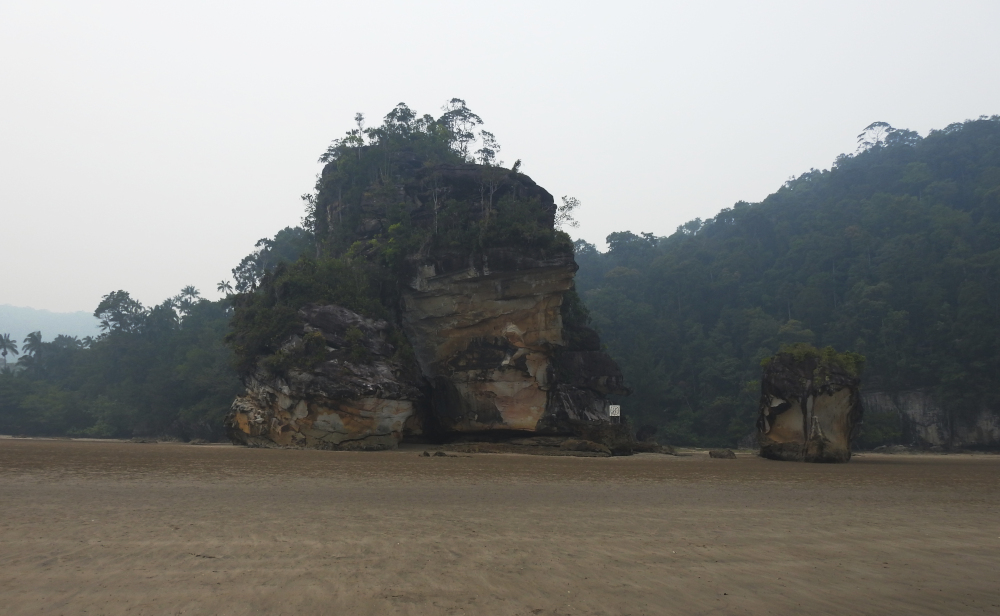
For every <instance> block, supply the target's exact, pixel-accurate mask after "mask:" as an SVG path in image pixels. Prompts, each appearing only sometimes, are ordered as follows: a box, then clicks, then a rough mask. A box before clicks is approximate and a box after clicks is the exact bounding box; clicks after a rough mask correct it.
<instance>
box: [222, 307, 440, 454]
mask: <svg viewBox="0 0 1000 616" xmlns="http://www.w3.org/2000/svg"><path fill="white" fill-rule="evenodd" d="M299 317H300V318H301V320H302V322H303V323H304V325H303V327H302V330H301V332H299V333H297V334H295V335H293V336H292V337H291V338H290V339H289V340H288V342H287V343H286V344H285V345H284V346H283V347H282V350H281V352H279V354H278V356H277V357H278V359H279V361H278V362H270V363H268V362H261V364H260V365H259V366H258V368H257V371H256V372H255V373H254V374H253V375H252V376H249V377H247V378H246V379H244V380H245V384H246V386H247V392H246V394H244V395H242V396H240V397H238V398H237V399H236V401H235V402H233V407H232V410H231V411H230V413H229V415H228V416H227V418H226V422H225V423H226V430H227V433H228V435H229V437H230V439H231V440H232V441H233V442H236V443H239V444H244V445H250V446H256V447H271V446H291V447H312V448H318V449H389V448H394V447H396V445H397V443H399V440H400V439H401V438H402V436H403V432H404V430H405V428H406V425H407V422H408V421H410V420H412V419H413V418H414V415H415V412H416V411H417V410H418V406H419V405H420V404H421V402H422V400H423V398H424V393H423V392H422V391H421V389H420V387H421V384H422V383H421V381H420V378H419V375H418V374H416V372H415V371H414V370H413V368H412V366H410V365H408V364H407V362H405V361H401V360H400V359H398V357H397V355H398V354H397V351H398V349H397V348H395V347H394V346H393V345H392V344H390V343H389V342H388V341H387V334H388V332H389V331H390V328H391V326H390V325H389V323H387V322H386V321H376V320H372V319H367V318H365V317H362V316H361V315H359V314H356V313H354V312H351V311H350V310H346V309H344V308H341V307H339V306H315V305H311V306H306V307H304V308H303V309H302V310H300V311H299ZM317 356H318V357H319V358H320V361H318V362H316V359H317ZM282 360H283V361H284V363H285V365H281V361H282ZM276 363H277V365H275V364H276Z"/></svg>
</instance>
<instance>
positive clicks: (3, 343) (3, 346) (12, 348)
mask: <svg viewBox="0 0 1000 616" xmlns="http://www.w3.org/2000/svg"><path fill="white" fill-rule="evenodd" d="M7 353H13V354H14V355H17V341H16V340H11V339H10V334H4V335H3V336H0V355H3V367H4V368H6V367H7Z"/></svg>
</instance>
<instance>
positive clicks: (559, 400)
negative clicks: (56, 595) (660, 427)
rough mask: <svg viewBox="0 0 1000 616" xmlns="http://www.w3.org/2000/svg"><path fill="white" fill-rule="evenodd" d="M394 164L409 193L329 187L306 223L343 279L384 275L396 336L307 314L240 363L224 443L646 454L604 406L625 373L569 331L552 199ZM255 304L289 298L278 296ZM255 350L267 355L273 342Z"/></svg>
mask: <svg viewBox="0 0 1000 616" xmlns="http://www.w3.org/2000/svg"><path fill="white" fill-rule="evenodd" d="M397 163H398V164H399V165H401V167H399V168H398V169H403V170H404V171H406V173H404V174H403V175H405V176H406V177H407V180H406V181H405V182H403V183H400V184H397V185H396V186H395V188H394V189H393V190H392V191H388V192H387V190H386V189H385V187H384V186H383V187H381V188H379V189H378V190H374V189H373V190H371V191H368V192H365V193H364V194H362V195H360V201H355V202H353V203H348V204H345V202H344V201H342V200H341V191H340V189H338V190H337V191H336V197H335V198H334V197H333V192H329V193H324V194H323V195H321V196H320V198H319V200H318V201H317V209H316V212H315V215H316V217H317V218H316V220H317V229H318V231H317V232H318V233H319V234H320V235H324V234H327V235H329V234H334V235H336V234H342V235H343V237H342V236H341V235H337V240H336V242H340V243H341V244H343V245H344V246H350V248H349V249H347V250H346V252H341V253H340V254H341V255H342V257H341V258H344V259H345V263H344V264H343V267H342V268H341V269H342V270H343V271H347V270H348V269H350V267H352V266H349V264H348V263H346V261H349V262H350V263H354V264H357V263H360V262H364V263H366V264H367V265H365V266H364V267H357V268H355V269H354V270H351V271H355V272H356V273H357V275H358V276H360V277H365V276H368V275H369V274H370V273H371V272H374V271H378V272H380V274H378V275H379V276H382V277H381V278H378V283H377V284H378V289H379V291H377V292H372V294H373V295H378V298H377V299H373V301H377V302H379V305H380V306H381V308H383V309H384V313H385V314H391V315H392V319H393V321H392V323H389V322H386V321H373V320H370V319H366V318H364V317H363V316H362V315H359V314H356V313H353V312H351V311H349V310H345V309H344V308H341V307H338V306H332V305H330V306H319V305H311V306H306V307H305V308H303V309H302V310H300V311H299V313H298V317H299V320H300V321H301V323H302V324H303V325H302V329H301V331H299V332H297V333H295V334H294V335H292V336H291V337H290V338H289V339H288V340H287V342H286V343H285V344H284V346H283V347H282V348H281V349H280V350H279V351H278V352H277V353H276V354H273V355H269V356H264V357H260V358H256V357H255V356H249V357H248V361H246V362H245V364H244V370H249V368H248V367H247V366H251V367H252V366H254V365H255V366H256V367H255V369H254V370H252V372H253V373H252V374H249V375H245V376H244V381H245V383H246V386H247V393H246V395H244V396H241V397H240V398H238V399H237V400H236V402H235V403H234V405H233V410H232V412H231V413H230V416H229V417H228V419H227V429H228V430H229V434H230V437H231V439H232V440H234V441H235V442H239V443H246V444H249V445H259V446H265V445H280V446H299V447H321V448H382V447H392V446H395V445H396V444H397V443H398V442H399V441H400V440H401V439H403V438H407V437H410V438H422V439H425V440H436V441H442V442H443V441H456V440H463V441H465V442H469V441H472V440H476V439H478V440H481V441H486V442H494V443H495V442H497V440H498V439H501V438H505V439H507V440H511V439H517V438H524V437H531V436H534V435H548V436H562V437H574V438H576V439H577V441H579V442H581V443H582V442H594V443H598V445H599V446H600V447H603V448H604V449H601V450H600V451H590V450H588V451H586V453H589V454H595V455H596V454H605V453H615V454H621V453H631V452H632V451H638V450H643V445H642V444H640V443H637V442H636V441H635V439H634V438H632V437H631V435H630V434H628V430H627V428H626V426H624V425H613V424H611V423H610V417H609V415H610V414H609V408H608V407H609V403H608V399H607V397H608V396H609V395H612V394H627V393H628V391H627V390H626V389H625V387H624V386H623V385H622V381H623V379H622V374H621V371H620V370H619V369H618V366H617V365H616V364H615V362H614V361H613V360H612V359H611V358H610V357H609V356H608V355H607V354H605V353H604V351H603V350H602V349H601V344H600V339H599V338H598V336H597V333H596V332H594V331H593V330H590V329H588V328H587V327H585V326H584V325H583V324H582V322H583V321H584V320H585V319H584V318H583V317H581V315H583V314H584V311H583V310H582V308H581V309H580V310H578V311H576V312H573V313H572V315H573V316H572V318H570V319H569V320H568V321H569V322H567V320H566V319H565V318H564V308H566V306H564V303H566V302H567V298H569V299H572V300H574V301H578V300H576V295H575V293H573V292H572V290H573V277H574V275H575V273H576V270H577V265H576V263H575V261H574V258H573V248H572V244H571V242H570V240H569V238H568V237H567V236H565V235H562V234H560V233H558V232H556V231H555V230H554V228H553V217H554V214H555V212H556V207H555V205H554V200H553V198H552V195H551V194H549V193H548V192H547V191H546V190H544V189H543V188H541V187H540V186H538V185H537V184H535V183H534V182H533V181H532V180H531V179H530V178H528V177H527V176H525V175H523V174H519V173H516V172H514V171H510V170H506V169H502V168H499V167H493V166H482V165H473V164H468V165H450V166H449V165H438V166H433V165H426V164H424V162H421V161H419V160H418V159H416V158H414V159H412V160H410V159H408V158H405V157H404V158H400V159H399V160H397ZM331 165H332V163H331ZM404 168H407V169H408V170H406V169H404ZM331 173H334V167H333V166H328V168H327V170H326V171H324V174H325V175H324V178H325V180H329V181H330V182H333V181H334V179H333V176H331V175H330V174H331ZM337 177H339V176H337ZM400 177H402V176H400ZM331 186H332V184H331ZM331 191H332V189H331ZM387 195H389V196H387ZM387 199H388V200H387ZM394 208H404V209H405V211H406V218H405V224H404V223H402V222H394V223H393V222H392V221H391V220H390V218H389V217H388V216H387V212H388V211H389V210H391V209H394ZM392 220H397V218H393V219H392ZM470 230H471V232H470ZM394 234H395V235H394ZM397 236H398V238H397ZM345 237H347V238H349V240H345V239H344V238H345ZM387 238H388V239H387ZM397 239H398V241H397ZM336 242H334V243H333V244H336ZM333 244H331V245H333ZM401 247H403V248H401ZM389 262H391V266H389V265H387V263H389ZM366 268H367V269H366ZM337 271H341V270H337ZM304 276H306V275H305V274H304ZM371 280H374V278H371V279H369V282H371ZM262 284H264V283H262ZM296 284H298V283H296ZM383 285H384V286H383ZM361 286H364V285H361ZM386 288H391V291H386V292H385V293H383V292H382V291H383V290H385V289H386ZM257 293H258V295H257V296H256V297H263V296H265V295H266V293H272V294H273V295H272V296H268V297H274V298H275V301H277V302H281V301H285V300H282V297H281V296H282V294H283V293H284V291H283V289H282V288H281V285H279V284H277V283H275V286H274V287H273V288H271V287H269V288H268V290H266V291H264V290H259V291H257ZM286 297H287V295H286ZM574 305H575V304H574ZM296 308H298V306H297V305H292V306H287V307H286V309H287V310H292V309H296ZM275 318H277V317H275ZM283 323H284V322H283ZM246 329H248V330H249V329H252V328H251V327H246ZM390 334H391V335H390ZM393 341H396V342H393ZM398 346H405V347H406V348H405V349H400V348H396V347H398ZM245 348H247V347H245ZM255 348H257V349H265V348H266V350H267V352H269V353H273V350H274V343H273V342H268V343H267V345H264V346H261V345H258V346H257V347H255ZM404 350H405V351H407V352H405V353H404V352H402V351H404ZM411 351H412V353H411ZM261 353H263V351H261ZM248 355H249V354H248ZM254 362H256V364H255V363H254ZM586 447H589V445H585V444H579V443H577V444H576V445H573V447H571V448H570V450H569V451H580V452H581V453H583V452H584V451H583V449H581V448H586ZM646 449H649V446H648V444H647V446H646ZM605 450H606V451H605Z"/></svg>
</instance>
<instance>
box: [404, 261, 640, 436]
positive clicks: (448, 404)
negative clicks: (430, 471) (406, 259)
mask: <svg viewBox="0 0 1000 616" xmlns="http://www.w3.org/2000/svg"><path fill="white" fill-rule="evenodd" d="M576 269H577V266H576V264H575V263H574V261H573V256H572V254H568V253H563V254H557V255H554V256H546V255H543V254H535V255H532V254H531V252H530V251H523V250H522V251H514V250H509V249H507V250H492V251H487V252H486V253H485V254H483V255H482V256H481V258H479V259H475V260H473V259H470V260H468V261H466V262H465V263H461V262H460V263H457V264H456V263H454V262H451V263H450V262H448V261H447V260H438V261H437V262H432V263H429V264H426V265H423V266H421V267H420V268H419V271H418V274H417V275H416V276H415V278H414V279H413V280H412V281H411V283H410V284H409V285H408V288H407V289H406V290H405V292H404V294H403V298H404V304H405V308H404V312H403V327H404V329H405V331H406V334H407V338H408V339H409V340H410V342H411V344H412V345H413V348H414V351H415V354H416V356H417V360H418V362H419V364H420V369H421V372H422V373H423V375H424V376H425V377H426V378H427V379H428V380H429V381H430V382H431V383H432V384H433V419H434V421H435V422H436V423H437V425H438V426H439V428H440V429H441V430H442V431H444V432H449V433H470V432H484V431H495V430H518V431H531V432H534V431H557V430H559V429H560V428H561V427H564V426H565V425H567V423H566V422H571V421H594V422H602V421H603V422H606V421H607V418H608V402H607V400H606V398H605V397H606V396H607V395H608V394H611V393H626V392H625V390H624V387H623V386H622V375H621V372H620V371H619V369H618V367H617V365H615V364H614V362H613V361H612V360H611V359H610V358H609V357H608V356H607V355H606V354H605V353H603V352H602V351H601V350H600V342H599V341H598V340H597V336H596V334H594V333H593V332H592V331H590V330H584V333H583V335H577V336H576V337H575V338H576V339H581V338H584V339H585V340H586V342H585V343H584V344H577V345H574V347H570V346H567V340H566V335H565V332H564V325H563V322H562V316H561V306H562V302H563V296H564V295H565V293H566V292H567V291H569V290H570V289H571V288H572V285H573V275H574V273H575V272H576ZM581 329H583V328H581ZM587 332H589V335H587Z"/></svg>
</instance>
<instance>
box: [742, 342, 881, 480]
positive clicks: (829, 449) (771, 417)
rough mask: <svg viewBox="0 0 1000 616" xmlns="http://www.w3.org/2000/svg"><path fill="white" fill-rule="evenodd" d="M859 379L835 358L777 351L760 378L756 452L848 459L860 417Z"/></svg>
mask: <svg viewBox="0 0 1000 616" xmlns="http://www.w3.org/2000/svg"><path fill="white" fill-rule="evenodd" d="M859 389H860V379H859V378H858V376H857V375H855V374H851V373H849V372H848V371H847V370H845V369H844V368H842V367H841V366H839V365H837V364H836V363H833V362H824V361H822V360H821V358H820V357H818V356H815V355H808V356H804V357H797V356H795V355H793V354H791V353H779V354H778V355H776V356H775V357H774V358H772V360H771V361H770V362H769V363H768V364H767V366H766V367H765V368H764V374H763V377H762V379H761V397H760V413H759V415H758V418H757V436H758V440H759V443H760V455H761V456H763V457H765V458H771V459H774V460H798V461H805V462H847V461H849V460H850V459H851V438H852V437H853V436H854V432H855V429H856V427H857V425H858V423H859V422H860V421H861V416H862V405H861V394H860V390H859Z"/></svg>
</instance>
